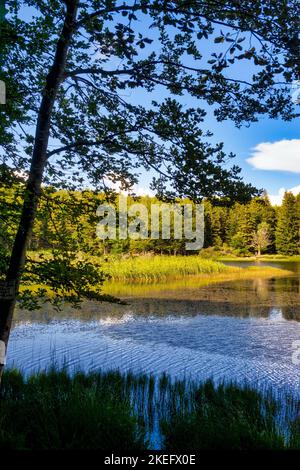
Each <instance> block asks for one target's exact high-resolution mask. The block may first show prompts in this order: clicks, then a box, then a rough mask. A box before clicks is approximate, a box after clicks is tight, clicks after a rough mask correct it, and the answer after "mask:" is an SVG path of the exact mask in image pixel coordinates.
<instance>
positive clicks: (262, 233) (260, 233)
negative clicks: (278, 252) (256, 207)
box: [252, 222, 270, 256]
mask: <svg viewBox="0 0 300 470" xmlns="http://www.w3.org/2000/svg"><path fill="white" fill-rule="evenodd" d="M269 245H270V227H269V225H268V224H267V223H266V222H262V223H261V224H259V226H258V228H257V231H256V232H253V235H252V246H253V247H254V249H255V252H256V254H257V256H260V255H261V252H262V251H264V250H265V249H266V248H268V246H269Z"/></svg>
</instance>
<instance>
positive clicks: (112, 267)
mask: <svg viewBox="0 0 300 470" xmlns="http://www.w3.org/2000/svg"><path fill="white" fill-rule="evenodd" d="M103 269H104V270H105V266H103ZM106 269H107V272H108V273H109V274H110V275H111V277H112V278H113V279H116V280H124V281H142V282H153V281H159V280H163V279H166V278H172V277H173V278H176V277H182V276H187V275H197V274H216V273H226V272H230V271H231V270H232V268H230V267H229V266H225V265H224V264H222V263H219V262H217V261H212V260H207V259H203V258H200V257H199V256H147V257H143V256H138V257H134V258H127V259H117V260H115V261H111V262H109V263H108V264H107V267H106Z"/></svg>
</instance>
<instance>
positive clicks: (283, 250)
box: [276, 192, 299, 255]
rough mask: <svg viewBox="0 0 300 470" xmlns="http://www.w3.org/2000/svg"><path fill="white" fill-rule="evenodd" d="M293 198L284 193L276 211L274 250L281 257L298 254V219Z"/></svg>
mask: <svg viewBox="0 0 300 470" xmlns="http://www.w3.org/2000/svg"><path fill="white" fill-rule="evenodd" d="M297 212H298V211H297V203H296V198H295V196H294V195H293V194H292V193H290V192H286V193H285V195H284V198H283V201H282V206H281V207H280V208H279V210H278V220H277V227H276V249H277V252H278V253H280V254H283V255H295V254H297V253H299V217H298V213H297Z"/></svg>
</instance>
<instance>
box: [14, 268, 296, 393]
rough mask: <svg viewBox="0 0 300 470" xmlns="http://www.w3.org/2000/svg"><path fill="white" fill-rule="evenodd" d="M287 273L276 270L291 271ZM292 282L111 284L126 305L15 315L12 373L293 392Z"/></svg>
mask: <svg viewBox="0 0 300 470" xmlns="http://www.w3.org/2000/svg"><path fill="white" fill-rule="evenodd" d="M290 265H291V263H289V266H283V267H284V268H285V269H287V268H289V269H290ZM293 269H294V276H292V277H287V278H275V279H255V280H250V281H249V280H248V281H245V280H239V281H234V282H225V283H222V284H214V285H210V286H203V285H202V286H201V285H200V284H199V280H198V281H197V279H196V278H193V279H192V278H191V279H189V280H187V279H184V280H181V281H176V282H173V283H168V284H164V285H146V286H145V285H143V286H141V285H131V286H124V285H122V284H119V285H118V284H114V286H113V288H111V292H112V291H113V293H114V294H115V295H119V296H121V297H123V298H126V301H127V305H117V304H113V305H112V304H107V303H101V304H96V303H92V302H89V303H85V304H84V305H83V308H82V310H79V311H74V310H72V309H71V308H69V307H66V308H65V309H64V311H63V312H59V313H58V312H53V311H51V310H50V309H49V308H46V307H45V308H44V309H43V310H42V311H41V312H34V313H28V312H26V313H25V312H18V314H17V316H16V320H15V325H14V330H13V332H12V338H11V343H10V346H9V356H8V357H9V365H16V366H17V367H21V368H23V369H26V370H33V369H37V368H44V367H47V366H49V364H51V363H53V362H55V363H56V364H58V365H62V364H66V365H67V366H69V367H72V368H73V367H75V368H83V369H86V370H91V369H93V370H94V369H99V368H114V367H118V368H122V369H132V370H134V371H146V372H154V373H160V372H163V371H167V372H169V373H170V374H172V375H174V376H175V375H176V376H182V375H187V376H192V377H194V378H197V379H205V378H207V377H214V378H215V379H216V380H238V381H244V380H249V381H252V382H253V381H254V382H256V383H258V384H259V383H262V382H263V383H268V384H272V385H273V386H275V387H277V388H284V387H289V388H291V389H293V390H295V389H297V388H298V387H299V379H300V368H299V366H297V365H294V364H293V363H292V353H293V348H292V343H293V341H296V340H300V322H299V320H300V281H299V273H300V266H293Z"/></svg>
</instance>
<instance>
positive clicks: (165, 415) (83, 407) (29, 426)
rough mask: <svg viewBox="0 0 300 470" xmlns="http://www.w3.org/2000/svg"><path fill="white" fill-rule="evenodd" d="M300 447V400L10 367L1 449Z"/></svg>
mask: <svg viewBox="0 0 300 470" xmlns="http://www.w3.org/2000/svg"><path fill="white" fill-rule="evenodd" d="M153 447H156V448H157V449H165V450H168V451H170V450H172V451H176V450H183V449H184V450H189V449H191V450H196V449H199V450H200V449H240V450H258V449H300V421H299V399H297V397H291V396H287V395H286V394H284V393H280V394H277V396H276V397H275V394H274V393H273V392H272V390H269V389H260V391H258V390H256V389H255V388H253V387H250V386H248V385H244V386H238V385H236V384H226V385H225V384H220V385H216V384H214V383H213V382H212V381H210V380H209V381H207V382H205V383H200V384H199V383H196V382H192V381H189V380H172V379H171V378H170V377H169V376H168V375H166V374H164V375H162V376H160V377H156V376H153V375H147V374H137V375H134V374H132V373H131V372H128V373H124V374H122V373H120V372H119V371H108V372H101V371H100V372H97V373H89V374H84V373H81V372H78V373H75V374H74V375H72V376H71V375H70V374H68V373H67V372H66V371H65V370H61V371H56V370H54V369H53V370H50V371H48V372H41V373H38V374H35V375H33V376H29V377H25V376H24V375H22V374H21V373H20V372H18V371H14V370H11V371H6V372H5V374H4V377H3V383H2V388H1V396H0V448H2V449H4V448H5V449H9V448H10V449H102V450H111V449H118V450H119V451H120V450H131V451H132V450H140V449H146V448H153Z"/></svg>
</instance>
